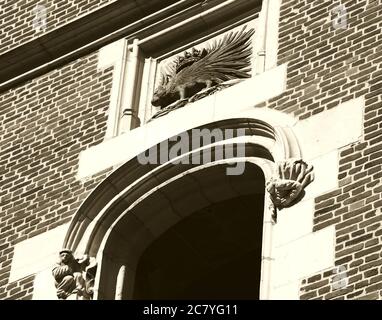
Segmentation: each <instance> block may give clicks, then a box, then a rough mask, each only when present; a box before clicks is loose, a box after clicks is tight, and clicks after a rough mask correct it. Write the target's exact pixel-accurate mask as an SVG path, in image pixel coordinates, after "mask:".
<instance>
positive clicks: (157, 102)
mask: <svg viewBox="0 0 382 320" xmlns="http://www.w3.org/2000/svg"><path fill="white" fill-rule="evenodd" d="M253 34H254V30H253V29H250V30H249V31H245V27H244V28H243V29H242V30H241V31H238V32H235V33H233V32H231V33H229V34H227V35H225V36H224V37H223V38H222V39H220V40H219V41H214V42H213V43H212V44H211V45H210V46H209V47H207V48H203V49H202V50H197V49H195V48H192V50H191V52H185V53H184V55H183V56H180V57H178V58H177V59H176V60H175V61H174V62H173V63H172V65H170V66H169V67H168V69H167V70H166V71H165V72H163V73H162V75H161V81H160V83H159V85H158V86H157V88H156V90H155V92H154V95H153V98H152V101H151V103H152V105H153V106H157V107H161V108H162V109H163V108H165V107H167V106H169V105H171V104H174V103H175V104H182V106H183V105H184V104H186V103H187V102H188V101H190V102H191V101H195V100H197V99H198V98H199V99H200V98H201V97H203V96H205V95H206V94H202V95H201V96H200V97H198V96H197V94H198V93H199V92H200V91H201V90H203V89H204V90H203V91H207V92H209V93H211V92H214V91H216V90H218V87H219V85H221V84H223V83H224V82H229V81H231V82H232V80H237V79H243V78H249V77H250V74H249V71H250V66H251V61H250V59H251V54H252V49H251V45H250V41H249V40H250V38H251V36H252V35H253ZM234 82H235V81H234ZM234 82H232V84H233V83H234ZM236 82H237V81H236ZM228 85H229V84H227V86H228Z"/></svg>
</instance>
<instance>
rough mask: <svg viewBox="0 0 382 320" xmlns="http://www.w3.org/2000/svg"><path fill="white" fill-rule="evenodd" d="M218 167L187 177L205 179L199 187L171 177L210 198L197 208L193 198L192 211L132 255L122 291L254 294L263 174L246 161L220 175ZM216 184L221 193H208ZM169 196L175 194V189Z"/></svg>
mask: <svg viewBox="0 0 382 320" xmlns="http://www.w3.org/2000/svg"><path fill="white" fill-rule="evenodd" d="M223 167H224V166H217V167H211V168H208V169H206V170H202V171H200V172H198V174H197V175H195V176H194V177H193V178H194V179H195V180H196V181H199V179H200V180H201V179H206V180H210V181H211V183H210V184H208V185H207V184H205V185H204V187H203V188H202V189H200V190H192V187H193V186H190V187H188V186H187V185H183V186H182V184H186V183H187V181H183V182H182V181H178V182H177V184H178V185H179V188H184V189H187V190H188V192H193V193H195V192H201V193H204V194H205V196H206V197H207V198H209V199H211V200H210V204H209V205H207V206H205V207H202V208H198V207H199V206H198V205H197V203H194V204H193V205H194V206H195V208H196V209H195V211H194V212H192V213H191V214H190V215H188V216H186V217H184V218H183V219H182V220H180V221H179V222H178V223H176V224H175V225H173V226H172V227H170V228H169V229H168V230H167V231H165V232H164V233H163V234H162V235H160V236H158V237H157V238H156V239H155V240H154V241H153V242H152V243H151V244H150V245H149V246H148V247H147V249H146V250H145V251H144V252H143V254H142V256H141V258H140V259H139V261H138V265H137V269H136V273H135V284H134V287H133V291H132V292H131V293H130V294H128V296H131V297H132V298H133V299H258V298H259V287H260V274H261V249H262V229H263V210H264V192H263V191H264V176H263V173H262V171H261V170H260V169H259V168H258V167H257V166H256V165H254V164H251V163H247V164H246V169H245V171H244V174H243V175H240V176H226V175H225V174H224V173H225V172H224V170H222V169H223ZM216 186H219V187H218V188H217V187H216ZM243 186H245V187H244V188H243ZM222 190H225V195H224V196H222V195H221V194H220V195H214V193H221V192H222ZM163 192H166V191H163ZM172 198H173V200H175V198H177V196H176V194H173V195H172ZM219 198H221V200H220V201H219V200H218V199H219ZM195 199H196V198H195ZM148 201H149V199H148ZM175 201H176V200H175ZM178 201H181V199H178ZM196 201H197V200H196ZM190 205H191V204H190Z"/></svg>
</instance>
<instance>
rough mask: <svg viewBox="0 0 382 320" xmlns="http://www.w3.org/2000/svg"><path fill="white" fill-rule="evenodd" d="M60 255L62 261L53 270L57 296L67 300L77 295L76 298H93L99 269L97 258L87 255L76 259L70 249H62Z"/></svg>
mask: <svg viewBox="0 0 382 320" xmlns="http://www.w3.org/2000/svg"><path fill="white" fill-rule="evenodd" d="M59 257H60V261H59V262H58V263H57V265H56V266H55V267H54V268H53V270H52V274H53V277H54V281H55V286H56V289H57V297H58V298H59V299H61V300H66V299H68V298H69V297H70V296H71V298H72V297H74V295H75V298H76V300H91V299H92V298H93V291H94V279H95V273H96V269H97V263H96V261H95V259H94V258H89V257H88V256H87V255H83V256H82V257H81V258H77V259H76V258H74V255H73V253H72V251H71V250H69V249H63V250H61V251H60V252H59Z"/></svg>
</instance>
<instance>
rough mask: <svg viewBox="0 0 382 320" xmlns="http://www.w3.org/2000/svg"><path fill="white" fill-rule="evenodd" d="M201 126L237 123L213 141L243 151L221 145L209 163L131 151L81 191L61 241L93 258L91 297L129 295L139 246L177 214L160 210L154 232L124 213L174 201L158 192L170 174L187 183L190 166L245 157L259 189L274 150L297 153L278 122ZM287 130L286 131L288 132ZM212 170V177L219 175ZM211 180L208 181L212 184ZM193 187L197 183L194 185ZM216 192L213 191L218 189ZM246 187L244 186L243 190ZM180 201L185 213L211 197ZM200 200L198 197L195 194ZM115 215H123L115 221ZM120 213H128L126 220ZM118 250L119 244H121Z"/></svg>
mask: <svg viewBox="0 0 382 320" xmlns="http://www.w3.org/2000/svg"><path fill="white" fill-rule="evenodd" d="M202 128H207V129H210V130H211V129H213V128H232V129H237V128H242V129H244V132H245V134H244V136H240V137H236V138H237V139H236V138H234V139H228V140H223V141H219V144H223V145H225V146H226V147H227V148H231V149H232V150H236V149H237V148H238V146H239V145H241V146H243V147H244V148H245V156H241V157H238V156H237V153H235V152H231V153H229V152H228V153H225V154H224V158H223V159H216V158H214V156H213V155H212V156H211V157H210V160H209V162H208V163H203V164H199V165H192V164H190V165H174V164H173V163H172V162H171V161H168V162H166V163H164V164H159V165H146V166H142V165H141V164H139V163H138V161H137V159H136V158H133V159H131V160H129V161H128V162H126V163H125V164H124V165H122V166H120V167H119V168H118V169H117V170H116V171H114V172H113V173H112V174H111V175H110V176H109V177H108V178H106V180H105V181H104V182H102V183H101V184H100V185H99V186H98V187H97V188H96V189H95V190H94V191H93V193H92V194H91V195H90V196H89V198H88V199H86V201H85V202H84V203H83V205H82V206H81V208H80V209H79V211H78V212H77V214H76V216H75V217H74V218H73V220H72V223H71V226H70V228H69V231H68V234H67V237H66V239H65V243H64V246H65V247H68V248H70V249H72V250H73V251H74V252H76V253H77V254H82V253H86V254H89V255H90V256H94V257H96V258H97V262H98V270H97V275H96V279H95V294H94V298H95V299H114V298H117V299H120V298H131V297H134V294H133V292H134V281H135V273H136V266H137V265H138V262H139V259H140V257H141V256H142V254H143V253H144V251H145V249H147V248H148V247H150V245H151V244H152V243H154V241H155V240H158V239H159V236H160V235H161V234H163V233H164V232H166V231H167V230H168V229H170V228H171V227H172V226H174V225H175V224H176V223H177V222H179V219H178V220H177V219H176V214H172V215H171V214H169V215H168V216H165V218H163V221H164V223H163V225H162V228H163V230H162V231H161V233H160V234H156V235H155V232H154V234H153V231H152V230H151V231H150V230H149V228H147V227H146V226H144V223H142V219H141V217H140V219H135V218H134V217H135V215H136V214H131V213H132V212H134V211H136V210H138V209H139V208H145V206H146V209H145V210H142V209H140V210H141V212H145V211H146V212H147V211H148V210H149V208H150V205H152V204H155V209H156V211H160V210H159V209H161V208H170V209H171V210H173V209H172V206H173V205H174V204H173V203H174V201H173V200H171V201H169V200H168V196H163V193H162V191H163V190H165V188H171V187H174V186H176V185H177V183H175V182H178V183H179V182H181V181H182V185H188V184H189V183H184V181H185V180H184V179H188V178H189V177H192V175H194V174H196V172H203V171H204V173H207V172H208V170H210V169H209V168H212V167H222V166H229V165H232V164H233V163H246V164H250V165H249V166H251V167H252V168H255V167H256V168H257V169H256V170H255V169H253V172H262V179H260V180H261V182H258V183H256V185H257V188H260V189H261V192H260V191H259V190H260V189H259V190H258V191H259V192H258V193H261V194H264V193H265V191H264V189H265V185H264V181H268V180H269V179H270V178H271V176H272V175H273V173H274V169H275V166H274V162H275V157H276V159H280V158H281V159H282V158H284V159H285V158H287V157H290V156H299V149H298V147H297V148H296V145H295V140H294V139H293V135H291V132H284V131H283V130H282V129H281V128H276V129H275V128H273V127H272V126H270V125H269V124H267V123H266V122H264V121H260V120H256V119H250V118H239V119H227V120H223V121H219V122H214V123H210V124H206V125H204V126H202ZM290 137H292V139H289V138H290ZM235 139H236V140H235ZM234 140H235V141H234ZM289 141H291V143H289ZM215 147H216V143H215V142H211V141H210V142H209V143H208V144H207V145H203V146H202V148H199V149H192V150H191V151H190V152H189V153H188V154H187V155H184V154H182V155H181V156H191V157H193V156H194V155H196V154H198V153H200V152H202V151H203V152H204V150H209V151H208V152H211V153H213V152H214V148H215ZM227 154H228V155H227ZM206 170H207V171H206ZM203 176H204V178H203V179H202V181H204V180H208V179H207V178H208V176H209V175H208V174H204V175H203ZM212 176H216V177H217V176H219V175H212ZM246 176H247V175H246V174H245V175H243V177H244V178H245V177H246ZM185 177H187V178H185ZM255 180H256V179H255ZM215 185H216V186H219V185H227V183H220V184H219V183H215ZM239 185H240V186H243V187H244V188H245V189H246V190H253V188H255V187H254V186H253V185H251V186H250V187H248V186H247V187H245V186H246V184H245V183H244V182H243V181H241V182H240V183H239ZM211 187H212V188H213V187H215V186H214V185H212V186H210V188H211ZM178 189H179V187H178V188H175V192H174V193H173V194H174V195H176V194H178V195H179V190H178ZM194 189H198V188H197V187H194ZM208 189H209V188H207V189H206V190H208ZM255 189H256V188H255ZM180 190H181V189H180ZM246 192H248V191H246ZM190 194H192V192H190ZM215 194H217V195H220V193H219V192H216V193H215ZM221 194H223V193H221ZM247 195H248V194H245V193H244V194H243V196H247ZM237 196H238V195H237V194H236V195H231V196H229V197H227V198H222V199H217V200H216V201H215V202H214V203H216V204H217V203H221V202H222V201H226V200H229V199H233V198H235V197H237ZM239 196H241V195H239ZM148 199H150V200H148ZM180 203H183V207H184V210H179V209H177V210H175V211H177V212H182V213H183V214H184V213H185V212H187V209H189V210H191V209H192V210H191V211H190V212H189V213H188V214H189V215H191V213H195V212H197V211H198V210H202V209H203V208H206V207H208V206H209V205H211V203H208V202H207V203H204V204H203V205H200V208H197V207H192V206H184V204H185V203H187V201H185V198H183V199H182V201H181V202H180ZM197 203H198V202H197V201H194V202H193V204H197ZM200 203H201V204H202V202H200ZM269 204H270V203H269V199H268V197H265V201H264V210H263V211H262V212H261V214H260V216H262V218H263V219H262V224H261V228H260V229H262V241H261V246H262V249H261V250H262V253H261V281H260V286H259V287H260V296H259V297H260V298H262V299H266V298H267V297H268V290H269V282H270V281H269V277H270V265H271V261H272V256H271V245H270V243H271V237H272V224H273V220H272V213H273V210H272V209H270V208H271V207H272V206H269ZM173 211H174V210H173ZM136 212H137V211H136ZM158 217H159V215H158V216H157V218H158ZM122 221H124V222H123V223H122ZM126 221H129V223H127V222H126ZM121 226H123V228H122V227H121ZM257 234H261V232H260V233H259V232H257ZM132 235H134V236H132ZM126 236H128V238H126ZM129 237H130V238H129ZM116 239H117V240H116ZM143 240H144V241H143ZM116 243H119V245H116ZM128 246H130V247H131V250H129V258H127V257H126V250H123V248H126V247H128ZM118 250H122V252H119V251H118ZM129 264H130V265H129ZM131 295H132V296H131Z"/></svg>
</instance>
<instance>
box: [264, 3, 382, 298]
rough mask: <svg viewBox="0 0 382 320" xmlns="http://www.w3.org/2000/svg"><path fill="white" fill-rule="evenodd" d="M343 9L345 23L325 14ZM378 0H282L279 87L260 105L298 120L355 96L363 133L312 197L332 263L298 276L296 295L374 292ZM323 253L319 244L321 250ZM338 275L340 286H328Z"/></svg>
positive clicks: (381, 149) (380, 173)
mask: <svg viewBox="0 0 382 320" xmlns="http://www.w3.org/2000/svg"><path fill="white" fill-rule="evenodd" d="M340 3H342V4H344V5H345V7H346V9H347V18H348V19H347V23H348V25H347V28H346V29H338V30H335V29H334V28H333V25H332V17H333V15H332V13H331V10H332V9H334V8H335V7H336V6H337V5H338V4H340ZM381 15H382V2H381V1H377V0H360V1H353V0H342V1H332V0H316V1H300V0H299V1H297V0H289V1H288V0H284V1H283V3H282V9H281V18H280V33H279V63H280V64H281V63H286V62H287V63H288V64H289V65H288V80H287V91H286V92H285V93H284V94H283V95H282V96H279V97H277V98H275V99H273V100H271V101H269V102H268V103H267V105H268V107H270V108H275V109H277V110H282V111H284V112H288V113H292V114H294V115H295V116H297V117H299V118H300V119H306V118H308V117H310V116H312V115H315V114H317V113H320V112H322V111H324V110H328V109H330V108H334V107H336V106H337V105H338V104H340V103H343V102H345V101H348V100H350V99H354V98H357V97H361V96H363V97H364V98H365V101H366V106H365V111H364V124H363V125H364V135H363V137H362V139H361V140H360V141H359V142H357V143H355V144H353V145H349V146H348V147H346V148H344V149H343V150H339V155H340V156H339V164H338V165H339V175H338V181H339V183H338V189H337V190H334V191H331V192H330V193H327V194H325V195H322V196H320V197H318V198H316V199H315V218H314V231H317V230H320V229H322V228H325V227H327V226H329V225H334V226H335V230H336V247H335V258H336V261H335V264H336V267H335V268H334V269H333V270H327V271H325V272H323V273H321V274H318V275H312V277H310V278H308V279H305V280H304V281H303V282H302V284H301V293H300V294H301V296H300V297H301V299H358V298H359V299H381V297H382V250H381V249H382V227H381V222H382V211H381V208H382V139H381V134H382V32H381V29H382V20H381V18H380V17H381ZM322 250H327V248H322ZM341 276H344V277H347V279H348V282H347V284H346V285H345V286H344V287H341V288H337V286H333V281H334V282H336V281H337V280H338V279H340V278H341Z"/></svg>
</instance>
